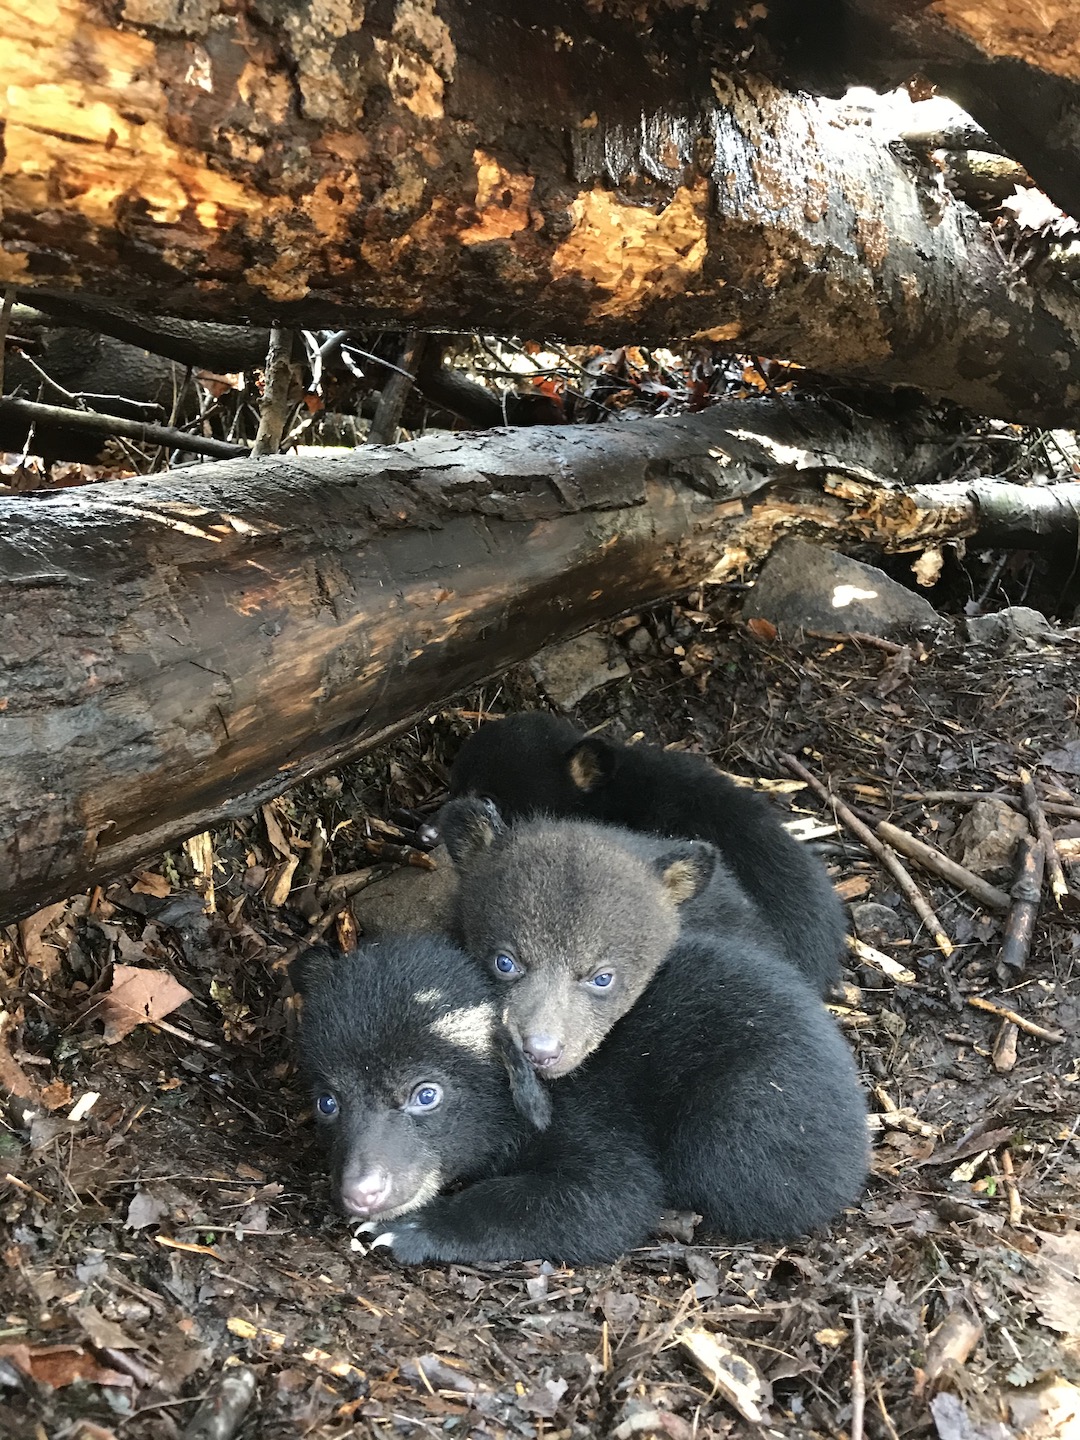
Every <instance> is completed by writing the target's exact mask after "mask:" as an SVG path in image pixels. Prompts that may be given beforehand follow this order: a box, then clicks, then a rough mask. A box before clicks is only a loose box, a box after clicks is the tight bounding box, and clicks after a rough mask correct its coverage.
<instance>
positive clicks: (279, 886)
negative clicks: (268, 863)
mask: <svg viewBox="0 0 1080 1440" xmlns="http://www.w3.org/2000/svg"><path fill="white" fill-rule="evenodd" d="M299 864H300V856H299V855H290V856H289V858H288V859H287V860H283V861H282V863H281V864H280V865H275V866H274V868H273V869H272V870H271V871H270V875H271V877H272V878H271V880H270V883H269V885H268V886H267V888H266V892H265V894H266V903H267V905H269V906H270V908H271V909H272V910H278V909H280V908H281V906H282V905H284V904H285V901H286V900H287V899H288V898H289V892H290V891H291V890H292V882H293V876H294V875H295V874H296V867H297V866H298V865H299Z"/></svg>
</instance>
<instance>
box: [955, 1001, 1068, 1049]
mask: <svg viewBox="0 0 1080 1440" xmlns="http://www.w3.org/2000/svg"><path fill="white" fill-rule="evenodd" d="M967 1003H968V1004H969V1005H970V1006H971V1008H972V1009H973V1010H985V1011H986V1012H987V1014H989V1015H997V1016H999V1017H1000V1018H1001V1019H1002V1020H1011V1021H1012V1023H1013V1024H1014V1025H1016V1026H1018V1027H1019V1029H1021V1030H1023V1031H1024V1033H1025V1034H1027V1035H1034V1036H1035V1037H1036V1039H1039V1040H1045V1041H1046V1042H1047V1043H1048V1044H1050V1045H1063V1044H1064V1043H1065V1036H1064V1035H1062V1033H1061V1031H1060V1030H1047V1029H1046V1027H1045V1026H1043V1025H1036V1023H1035V1021H1034V1020H1025V1019H1024V1017H1023V1015H1018V1014H1017V1013H1016V1011H1015V1010H1010V1009H1009V1008H1008V1006H1007V1005H998V1004H997V1003H996V1002H995V1001H993V1000H984V999H983V997H982V996H981V995H969V996H968V997H967Z"/></svg>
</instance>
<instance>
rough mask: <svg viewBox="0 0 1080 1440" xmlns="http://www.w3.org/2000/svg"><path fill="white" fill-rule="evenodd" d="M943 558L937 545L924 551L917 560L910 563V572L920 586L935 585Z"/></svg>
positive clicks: (943, 561)
mask: <svg viewBox="0 0 1080 1440" xmlns="http://www.w3.org/2000/svg"><path fill="white" fill-rule="evenodd" d="M944 564H945V557H944V555H943V554H942V553H941V550H940V548H939V547H938V546H937V545H931V546H930V548H929V549H928V550H924V551H923V552H922V554H921V555H920V556H919V558H918V559H917V560H914V561H912V565H911V570H912V574H913V575H914V576H915V579H916V580H917V581H918V583H919V584H920V585H925V586H928V587H929V586H930V585H936V584H937V582H938V578H939V577H940V575H941V567H942V566H943V565H944Z"/></svg>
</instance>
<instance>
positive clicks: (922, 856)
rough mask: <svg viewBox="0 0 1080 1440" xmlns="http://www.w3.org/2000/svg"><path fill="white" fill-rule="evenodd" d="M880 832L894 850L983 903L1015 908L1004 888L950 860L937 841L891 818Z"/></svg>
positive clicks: (1005, 910)
mask: <svg viewBox="0 0 1080 1440" xmlns="http://www.w3.org/2000/svg"><path fill="white" fill-rule="evenodd" d="M877 833H878V835H880V837H881V838H882V840H884V841H885V843H886V844H887V845H891V846H892V847H893V849H894V850H899V851H900V853H901V854H902V855H907V856H909V857H910V858H911V859H912V860H914V861H916V863H917V864H919V865H921V866H922V867H923V869H924V870H929V871H930V872H931V873H932V874H934V875H940V877H941V878H942V879H943V880H948V881H949V882H950V883H951V884H953V885H956V886H957V887H958V888H959V889H961V890H966V891H967V892H968V894H969V895H974V897H975V899H976V900H978V901H979V903H980V904H981V905H985V906H987V907H988V908H989V909H991V910H1000V911H1001V913H1002V914H1003V915H1004V914H1007V913H1008V911H1009V910H1010V909H1011V908H1012V901H1011V900H1010V899H1009V896H1008V895H1007V894H1006V893H1005V891H1004V890H999V889H998V888H997V886H996V885H990V884H988V883H987V881H985V880H984V879H983V878H982V876H981V875H975V874H973V873H972V872H971V871H970V870H968V869H967V867H966V866H964V865H958V864H957V863H956V861H955V860H950V859H949V857H948V856H947V855H943V854H942V853H941V851H940V850H935V848H934V847H933V845H927V843H926V842H925V840H917V839H916V838H915V836H914V835H909V834H908V833H907V831H906V830H901V829H900V827H899V826H898V825H891V824H890V823H889V822H888V820H881V821H879V822H878V826H877Z"/></svg>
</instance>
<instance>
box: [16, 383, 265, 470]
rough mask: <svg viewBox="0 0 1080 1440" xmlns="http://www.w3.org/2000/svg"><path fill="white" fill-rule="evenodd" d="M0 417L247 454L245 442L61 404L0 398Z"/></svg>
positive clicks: (218, 453)
mask: <svg viewBox="0 0 1080 1440" xmlns="http://www.w3.org/2000/svg"><path fill="white" fill-rule="evenodd" d="M0 420H12V421H14V420H25V421H27V423H28V424H32V425H39V424H48V425H62V426H64V427H65V429H68V430H74V431H75V432H77V433H78V434H83V435H109V436H117V435H123V436H125V437H126V438H127V439H128V440H135V441H138V442H139V443H140V444H142V445H167V446H168V447H169V449H170V450H188V451H190V452H191V453H192V454H195V455H212V456H213V457H214V458H215V459H217V460H236V459H239V458H241V457H242V456H244V455H247V454H248V453H249V451H248V447H247V446H246V445H230V444H229V442H228V441H227V440H215V439H213V438H212V437H211V436H209V435H189V434H188V433H187V431H185V430H174V429H172V428H171V427H170V426H168V425H152V424H149V423H148V422H147V421H144V420H124V419H122V418H121V417H120V416H119V415H103V414H101V413H100V412H99V411H97V410H66V409H65V408H64V407H63V406H62V405H42V404H41V403H40V402H39V401H37V400H19V399H16V398H15V397H14V396H10V395H8V396H5V397H4V398H3V399H0Z"/></svg>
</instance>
